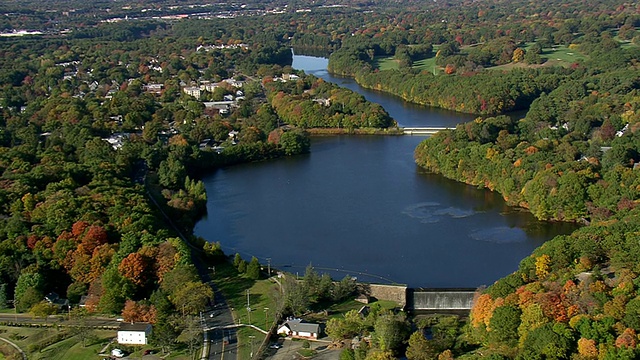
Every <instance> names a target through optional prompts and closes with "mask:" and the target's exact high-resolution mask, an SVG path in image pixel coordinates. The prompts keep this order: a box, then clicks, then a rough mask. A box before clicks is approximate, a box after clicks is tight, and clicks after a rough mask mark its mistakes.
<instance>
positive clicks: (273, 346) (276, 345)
mask: <svg viewBox="0 0 640 360" xmlns="http://www.w3.org/2000/svg"><path fill="white" fill-rule="evenodd" d="M281 347H282V345H281V344H279V343H275V344H271V345H269V348H270V349H280V348H281Z"/></svg>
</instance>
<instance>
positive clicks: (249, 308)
mask: <svg viewBox="0 0 640 360" xmlns="http://www.w3.org/2000/svg"><path fill="white" fill-rule="evenodd" d="M247 316H248V318H249V325H251V304H250V303H249V289H247Z"/></svg>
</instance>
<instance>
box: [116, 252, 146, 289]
mask: <svg viewBox="0 0 640 360" xmlns="http://www.w3.org/2000/svg"><path fill="white" fill-rule="evenodd" d="M118 270H119V271H120V273H121V274H122V276H124V277H125V278H126V279H129V280H131V282H133V283H134V284H135V285H137V286H143V285H144V284H145V282H146V280H147V260H146V259H145V257H144V256H142V255H141V254H139V253H131V254H129V255H127V257H125V258H124V259H122V261H121V262H120V265H118Z"/></svg>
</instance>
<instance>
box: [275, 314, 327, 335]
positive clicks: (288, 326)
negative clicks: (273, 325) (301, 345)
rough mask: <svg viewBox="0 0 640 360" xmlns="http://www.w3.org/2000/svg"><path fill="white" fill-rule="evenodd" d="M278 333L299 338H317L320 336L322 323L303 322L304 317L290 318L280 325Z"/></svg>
mask: <svg viewBox="0 0 640 360" xmlns="http://www.w3.org/2000/svg"><path fill="white" fill-rule="evenodd" d="M278 334H280V335H285V336H291V337H294V338H299V339H312V340H317V339H318V337H319V336H320V325H319V324H313V323H305V322H302V319H289V320H287V322H285V323H284V324H282V325H280V327H278Z"/></svg>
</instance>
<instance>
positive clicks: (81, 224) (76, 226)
mask: <svg viewBox="0 0 640 360" xmlns="http://www.w3.org/2000/svg"><path fill="white" fill-rule="evenodd" d="M89 225H90V224H89V223H88V222H86V221H82V220H80V221H76V222H75V223H73V225H72V226H71V233H72V234H73V236H74V237H76V238H78V239H79V238H80V236H81V235H82V234H84V231H85V230H87V228H88V227H89Z"/></svg>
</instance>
